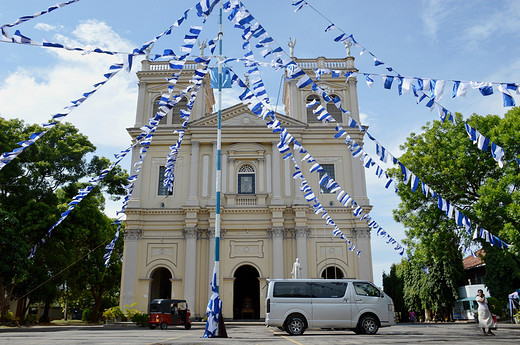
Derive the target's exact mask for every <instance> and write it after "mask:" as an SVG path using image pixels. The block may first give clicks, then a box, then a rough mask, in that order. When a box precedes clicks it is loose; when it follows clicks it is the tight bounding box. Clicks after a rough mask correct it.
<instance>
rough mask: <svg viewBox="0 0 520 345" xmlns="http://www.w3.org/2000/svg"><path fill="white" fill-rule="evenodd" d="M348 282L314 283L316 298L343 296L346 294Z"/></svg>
mask: <svg viewBox="0 0 520 345" xmlns="http://www.w3.org/2000/svg"><path fill="white" fill-rule="evenodd" d="M347 285H348V283H344V282H342V283H340V282H338V283H312V297H314V298H342V297H343V296H345V291H346V290H347Z"/></svg>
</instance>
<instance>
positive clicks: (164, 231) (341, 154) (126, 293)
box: [121, 57, 372, 319]
mask: <svg viewBox="0 0 520 345" xmlns="http://www.w3.org/2000/svg"><path fill="white" fill-rule="evenodd" d="M295 60H296V61H297V63H298V64H299V65H300V66H301V67H302V68H303V69H304V70H305V71H306V72H308V74H309V75H313V73H314V72H313V70H314V69H315V68H317V67H320V68H333V69H340V70H345V71H346V70H350V71H355V67H354V58H353V57H347V58H342V59H326V58H323V57H320V58H317V59H295ZM195 68H196V65H195V64H189V63H187V64H186V67H185V71H183V74H182V75H181V78H180V79H179V81H178V83H177V88H178V89H179V90H181V89H183V88H184V86H186V85H187V83H188V81H189V79H190V77H191V74H192V73H193V70H194V69H195ZM171 73H172V70H169V66H168V63H167V62H150V61H144V62H143V64H142V70H141V71H140V72H138V78H139V96H138V103H137V114H136V120H135V125H134V127H132V128H129V129H128V131H129V133H130V135H131V136H132V137H133V138H135V137H136V136H137V135H138V134H139V133H140V130H139V128H140V127H142V126H143V125H144V124H146V123H147V120H148V118H149V117H153V115H154V114H155V112H154V109H155V110H156V109H157V108H156V106H154V104H156V103H157V101H158V98H159V97H160V95H161V93H163V92H165V91H166V88H167V84H166V83H165V79H166V78H167V77H169V76H170V75H171ZM295 83H296V81H294V80H293V81H288V82H286V83H285V85H284V93H283V94H284V96H283V101H284V104H285V110H286V115H281V114H277V118H278V120H280V121H281V122H282V124H283V126H285V127H286V128H287V129H288V130H289V131H290V133H291V134H292V135H293V136H294V137H295V138H296V139H297V140H298V141H299V142H300V143H301V144H302V145H303V146H304V147H305V148H306V149H307V150H308V151H309V152H310V153H311V154H312V156H313V157H314V158H315V159H316V161H317V162H319V163H320V164H321V165H322V166H323V167H324V168H325V169H326V171H327V172H328V173H329V174H330V175H332V176H333V177H334V178H335V180H336V181H337V182H338V183H339V184H340V185H341V186H342V188H343V189H345V190H346V191H347V192H348V193H349V194H350V195H352V196H353V198H354V199H355V200H356V201H357V203H358V204H359V205H361V206H363V208H364V209H365V210H366V211H370V209H371V207H370V205H369V200H368V198H367V195H366V182H365V175H364V170H363V169H364V168H363V167H362V165H361V161H360V160H358V159H353V158H352V156H351V154H350V151H349V150H348V149H347V147H346V145H345V143H344V142H343V141H341V140H334V139H333V136H334V134H335V131H334V126H333V125H332V124H327V123H321V122H318V121H317V120H316V118H315V115H314V114H313V113H312V111H309V110H307V108H306V106H305V104H306V102H308V101H309V99H312V98H313V97H317V96H316V95H315V94H314V93H313V92H312V90H311V89H310V87H307V88H305V89H302V90H300V89H298V88H297V87H296V85H295ZM356 83H357V80H356V78H352V77H351V78H350V79H349V81H348V82H347V83H345V80H344V79H340V78H335V79H332V78H331V77H330V75H329V76H327V75H324V76H322V78H321V79H320V81H319V85H320V86H321V87H322V88H324V89H326V90H327V91H328V92H329V94H332V95H336V96H339V97H340V99H341V102H342V104H343V107H344V108H346V109H348V110H350V111H351V116H352V117H353V118H354V119H355V120H356V121H358V122H359V109H358V100H357V90H356ZM237 102H238V100H237ZM322 102H323V101H322ZM214 103H215V100H214V95H213V90H212V89H210V87H209V78H208V79H207V80H205V81H204V83H203V85H202V86H201V89H200V90H199V93H198V97H197V100H196V102H195V105H194V108H193V111H192V114H191V118H190V122H189V124H188V127H187V131H186V133H185V136H184V140H183V144H182V146H181V149H180V152H179V155H178V160H177V164H176V167H175V183H174V190H173V194H171V195H168V193H167V191H166V189H165V188H164V187H163V186H162V180H163V177H162V172H163V170H164V165H165V162H166V157H167V154H168V152H169V146H170V145H172V144H173V143H174V142H175V141H176V140H177V135H174V134H173V130H174V129H175V128H180V118H179V109H180V108H181V107H183V106H185V105H186V102H180V103H179V104H178V105H177V106H176V107H175V108H174V109H173V111H172V112H170V113H169V114H168V115H167V116H166V117H165V118H164V119H163V120H162V121H161V124H160V125H159V127H158V129H157V131H156V134H155V136H154V139H153V141H152V144H151V146H150V149H149V151H148V153H147V155H146V159H145V161H144V164H143V167H142V170H141V172H140V176H139V179H138V181H137V183H136V187H135V189H134V193H133V195H132V199H131V201H130V203H129V206H128V208H127V220H126V230H125V235H124V239H125V246H124V263H123V274H122V282H121V305H126V304H128V305H130V304H132V303H134V302H135V303H137V305H138V308H139V309H141V310H143V311H147V309H148V306H149V303H150V302H151V300H152V299H155V298H170V297H171V298H174V297H175V298H185V299H186V300H187V301H188V304H189V307H190V309H191V311H192V314H194V315H195V316H198V317H203V316H204V315H205V310H206V305H207V302H208V298H209V292H210V289H209V282H210V276H211V273H212V269H213V262H214V246H215V241H214V229H215V205H216V198H215V195H216V193H215V182H216V181H215V180H216V177H215V169H216V150H217V148H216V133H217V114H216V113H215V112H212V109H213V105H214ZM324 106H325V103H324ZM326 108H327V110H328V111H329V113H330V114H331V115H332V116H334V117H335V119H336V120H337V121H338V122H340V123H344V122H345V121H346V116H345V115H344V114H342V113H341V112H340V111H339V110H338V109H337V108H336V107H335V106H334V104H332V102H331V103H330V104H328V105H326ZM344 127H345V128H348V126H346V125H345V126H344ZM349 134H350V135H351V136H352V138H354V139H355V140H356V141H357V142H358V143H360V144H361V143H362V137H361V135H360V134H359V132H358V131H357V130H353V131H352V132H349ZM278 142H279V135H276V134H273V133H272V131H271V130H270V129H267V128H266V125H265V121H263V120H262V119H260V118H258V117H257V116H255V115H254V114H252V113H251V112H250V111H249V110H248V108H247V107H246V106H244V105H242V104H241V103H239V104H237V105H234V106H232V107H229V108H227V109H224V110H223V111H222V198H221V205H222V207H221V229H222V230H221V231H222V235H221V244H220V253H221V254H220V295H221V299H222V301H223V315H224V317H225V318H235V319H242V318H255V319H257V318H263V317H264V298H265V292H266V291H265V289H264V287H265V285H266V279H267V278H290V277H291V269H292V264H293V262H294V261H295V259H296V258H299V261H300V263H301V264H302V277H303V278H319V277H325V276H327V277H329V278H330V277H334V275H336V277H338V278H340V277H344V278H361V279H367V280H372V259H371V248H370V229H369V227H368V226H367V223H366V222H363V221H360V220H359V219H357V218H356V217H354V216H353V215H352V211H351V209H350V208H345V207H344V206H340V205H339V203H338V202H337V200H336V195H335V194H331V193H327V191H325V190H323V189H321V188H320V186H319V183H318V181H319V176H318V175H317V174H310V173H308V167H306V165H305V164H304V163H303V162H302V163H301V167H302V170H303V171H304V174H305V176H306V179H307V180H308V181H309V183H310V184H311V187H312V188H313V190H314V192H315V193H316V194H317V195H318V198H319V200H320V201H321V203H322V204H323V206H324V207H326V208H327V211H328V212H329V215H331V217H332V218H333V219H334V221H335V222H336V224H338V225H339V226H340V228H341V230H342V231H343V233H344V234H345V235H346V236H347V237H348V238H349V239H350V240H351V241H352V242H353V243H354V244H355V245H356V247H357V249H360V250H361V252H362V254H361V255H360V256H357V255H356V253H355V252H352V251H349V250H348V249H349V246H348V245H347V243H346V242H345V241H344V240H341V239H339V238H332V228H331V227H327V226H326V225H325V222H324V220H323V219H322V218H321V217H320V216H319V215H315V214H314V212H313V210H312V207H311V205H309V204H308V203H307V202H306V200H305V198H304V197H303V193H302V192H301V191H300V189H299V186H300V185H299V183H300V182H299V181H296V180H294V179H293V178H292V174H293V172H294V167H293V166H292V163H291V162H290V161H289V160H287V161H285V160H283V159H282V157H281V155H280V153H279V151H278V149H277V147H276V145H277V144H278ZM138 156H139V152H137V151H136V152H133V162H132V163H135V162H136V161H137V160H138ZM295 156H296V158H297V159H298V157H299V154H298V153H295ZM299 158H300V159H301V157H299Z"/></svg>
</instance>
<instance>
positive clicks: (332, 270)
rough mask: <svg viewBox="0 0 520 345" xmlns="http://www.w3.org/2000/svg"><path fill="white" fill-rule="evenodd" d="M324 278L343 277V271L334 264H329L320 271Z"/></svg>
mask: <svg viewBox="0 0 520 345" xmlns="http://www.w3.org/2000/svg"><path fill="white" fill-rule="evenodd" d="M321 277H322V278H324V279H343V277H344V276H343V272H342V271H341V270H340V269H339V268H337V267H336V266H329V267H327V268H326V269H324V270H323V272H321Z"/></svg>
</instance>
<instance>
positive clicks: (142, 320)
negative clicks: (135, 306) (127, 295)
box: [131, 312, 148, 327]
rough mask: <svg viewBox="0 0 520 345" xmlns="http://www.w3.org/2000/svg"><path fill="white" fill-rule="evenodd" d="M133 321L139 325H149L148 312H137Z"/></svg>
mask: <svg viewBox="0 0 520 345" xmlns="http://www.w3.org/2000/svg"><path fill="white" fill-rule="evenodd" d="M131 320H132V322H134V323H135V324H136V325H137V326H139V327H146V326H148V314H146V313H140V312H137V313H135V314H134V315H133V316H132V319H131Z"/></svg>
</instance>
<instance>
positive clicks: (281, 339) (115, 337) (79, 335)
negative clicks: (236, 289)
mask: <svg viewBox="0 0 520 345" xmlns="http://www.w3.org/2000/svg"><path fill="white" fill-rule="evenodd" d="M226 330H227V333H228V338H225V339H224V338H212V339H204V338H201V337H202V335H203V334H204V324H202V323H196V324H194V325H193V327H192V328H191V329H190V330H185V329H184V328H181V327H179V328H176V327H170V328H168V329H167V330H160V329H155V330H151V329H148V328H137V327H127V328H121V327H117V328H116V327H111V328H108V327H103V326H34V327H21V328H0V344H15V345H17V344H20V345H21V344H23V345H30V344H38V345H44V344H49V345H50V344H52V345H55V344H67V345H68V344H89V345H90V344H100V345H101V344H121V345H122V344H125V345H126V344H150V345H151V344H161V345H166V344H176V345H178V344H180V345H184V344H190V345H191V344H226V345H228V344H229V345H231V344H246V343H249V344H269V345H271V344H273V345H278V344H280V345H282V344H285V345H290V344H299V345H318V344H319V345H322V344H438V343H445V344H457V345H462V344H468V345H469V344H471V345H474V344H475V343H480V344H520V325H511V324H499V329H498V330H497V331H495V333H496V336H483V335H482V331H481V330H480V329H478V327H477V324H475V323H468V324H466V323H438V324H431V323H416V324H399V325H397V326H394V327H389V328H382V329H380V330H379V332H378V333H377V334H376V335H372V336H368V335H356V334H355V333H354V332H351V331H333V330H306V332H305V334H304V335H302V336H296V337H294V336H289V335H287V333H285V332H282V331H279V330H278V329H277V328H272V327H269V328H267V327H265V326H263V325H261V324H252V323H249V324H236V323H229V324H226Z"/></svg>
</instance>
